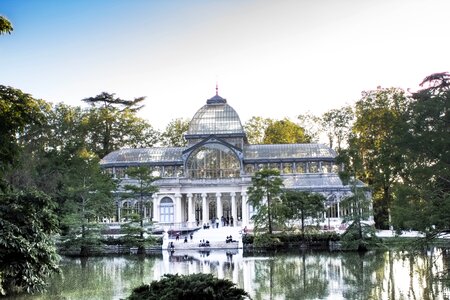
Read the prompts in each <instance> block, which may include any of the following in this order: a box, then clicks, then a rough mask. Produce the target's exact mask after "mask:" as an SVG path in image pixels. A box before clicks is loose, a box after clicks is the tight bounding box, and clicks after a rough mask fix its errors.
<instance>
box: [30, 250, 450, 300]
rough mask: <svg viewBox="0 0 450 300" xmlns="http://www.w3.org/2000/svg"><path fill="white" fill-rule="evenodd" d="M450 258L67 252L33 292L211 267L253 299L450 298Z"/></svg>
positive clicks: (108, 291)
mask: <svg viewBox="0 0 450 300" xmlns="http://www.w3.org/2000/svg"><path fill="white" fill-rule="evenodd" d="M449 260H450V255H449V254H448V251H446V250H444V251H441V250H436V249H434V250H433V251H428V252H422V253H419V254H417V253H414V254H409V253H407V252H400V251H379V252H368V253H366V254H365V255H360V254H358V253H353V252H351V253H346V252H317V251H316V252H295V253H277V254H275V255H264V256H262V255H255V256H244V255H243V253H242V250H232V251H217V250H212V251H205V252H198V251H193V250H190V251H188V250H186V251H182V250H176V251H172V252H170V251H163V253H162V255H156V256H153V257H152V256H147V257H144V258H138V257H136V256H126V257H103V258H89V259H88V260H83V261H82V260H80V259H69V258H64V259H63V261H62V271H63V272H62V274H61V275H60V276H55V277H54V278H53V280H52V282H50V287H49V291H48V292H47V294H43V295H42V298H32V299H47V298H46V297H49V296H50V297H56V295H57V296H59V297H62V298H64V297H69V296H70V297H69V298H70V299H81V298H86V299H93V298H96V299H98V298H104V299H121V298H125V297H127V296H128V295H129V294H130V293H131V290H132V289H133V288H134V287H137V286H139V285H141V284H143V283H150V282H151V281H153V280H158V279H160V278H161V277H162V276H163V275H164V274H167V273H170V274H180V275H188V274H194V273H211V274H213V275H214V276H216V277H218V278H223V279H228V280H231V281H233V282H234V283H236V284H237V285H238V286H239V287H241V288H243V289H245V290H246V291H247V292H248V293H249V294H250V295H251V296H252V298H253V299H449V297H450V289H449V286H450V283H449V282H450V281H449V277H448V266H449V265H450V264H449ZM71 297H72V298H71ZM73 297H75V298H73ZM76 297H78V298H76ZM30 299H31V298H30Z"/></svg>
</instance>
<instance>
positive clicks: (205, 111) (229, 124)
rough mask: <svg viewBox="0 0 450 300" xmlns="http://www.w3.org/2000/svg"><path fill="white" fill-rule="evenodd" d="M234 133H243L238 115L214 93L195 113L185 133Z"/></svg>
mask: <svg viewBox="0 0 450 300" xmlns="http://www.w3.org/2000/svg"><path fill="white" fill-rule="evenodd" d="M236 133H238V134H244V129H243V128H242V124H241V120H240V119H239V115H238V114H237V113H236V111H235V110H234V109H233V108H232V107H231V106H229V105H228V104H227V102H226V100H225V99H224V98H222V97H220V96H219V95H215V96H214V97H212V98H211V99H208V101H207V104H206V105H204V106H203V107H202V108H200V109H199V110H198V111H197V112H196V113H195V115H194V117H193V118H192V120H191V123H190V125H189V130H188V132H187V135H197V134H198V135H210V134H236Z"/></svg>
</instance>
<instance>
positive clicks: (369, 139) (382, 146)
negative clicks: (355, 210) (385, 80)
mask: <svg viewBox="0 0 450 300" xmlns="http://www.w3.org/2000/svg"><path fill="white" fill-rule="evenodd" d="M407 105H408V99H407V98H406V97H405V93H404V91H403V90H401V89H397V88H388V89H382V88H378V89H377V90H374V91H368V92H364V93H363V97H362V98H361V99H360V100H359V101H358V102H357V103H356V107H355V116H356V120H355V123H354V125H353V128H352V135H351V137H350V138H349V148H352V150H351V151H348V152H347V154H355V155H357V156H358V157H357V158H356V157H354V158H353V160H356V159H358V160H360V162H361V166H362V167H361V168H357V169H356V171H357V173H356V174H355V175H356V176H357V177H359V178H361V179H362V180H363V181H364V182H366V183H368V184H369V186H370V187H371V188H372V190H373V200H374V210H375V223H376V225H377V226H378V227H379V228H387V227H388V224H389V209H390V206H391V202H392V188H393V186H394V184H395V182H397V181H398V180H399V178H400V176H399V171H400V170H401V168H402V167H403V162H402V161H403V153H402V151H400V149H399V147H398V141H399V138H400V136H402V133H401V132H400V131H401V129H402V128H404V111H405V110H406V108H407Z"/></svg>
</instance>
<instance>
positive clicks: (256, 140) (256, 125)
mask: <svg viewBox="0 0 450 300" xmlns="http://www.w3.org/2000/svg"><path fill="white" fill-rule="evenodd" d="M272 122H273V120H271V119H269V118H263V117H255V116H254V117H251V119H250V120H248V121H247V122H245V124H244V130H245V134H246V135H247V139H248V142H249V143H250V144H252V145H256V144H263V143H264V133H265V132H266V129H267V127H269V125H270V124H271V123H272Z"/></svg>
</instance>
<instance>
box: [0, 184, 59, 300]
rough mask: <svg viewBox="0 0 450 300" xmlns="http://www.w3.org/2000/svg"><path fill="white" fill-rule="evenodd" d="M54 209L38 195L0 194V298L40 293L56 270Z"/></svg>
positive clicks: (56, 225) (35, 193)
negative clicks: (2, 296)
mask: <svg viewBox="0 0 450 300" xmlns="http://www.w3.org/2000/svg"><path fill="white" fill-rule="evenodd" d="M54 209H55V203H54V202H53V201H52V200H51V199H50V197H48V196H47V195H45V194H43V193H41V192H37V191H22V192H8V193H1V192H0V295H5V294H11V293H17V292H27V293H31V292H36V291H41V290H43V289H44V288H45V282H46V279H47V277H48V276H49V275H51V274H52V273H53V272H55V271H57V270H58V261H59V257H58V255H57V254H56V247H55V245H54V243H53V235H54V234H55V233H56V232H57V230H58V222H57V217H56V215H55V213H54Z"/></svg>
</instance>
